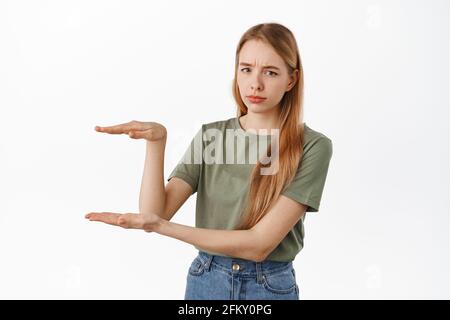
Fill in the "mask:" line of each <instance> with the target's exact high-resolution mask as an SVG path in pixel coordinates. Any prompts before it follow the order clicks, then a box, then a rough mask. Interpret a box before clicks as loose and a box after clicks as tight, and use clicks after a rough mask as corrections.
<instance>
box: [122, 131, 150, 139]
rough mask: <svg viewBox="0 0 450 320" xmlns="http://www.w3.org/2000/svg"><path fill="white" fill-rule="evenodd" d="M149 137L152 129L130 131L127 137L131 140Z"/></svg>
mask: <svg viewBox="0 0 450 320" xmlns="http://www.w3.org/2000/svg"><path fill="white" fill-rule="evenodd" d="M151 135H152V129H147V130H139V131H134V130H131V131H130V132H128V136H129V137H130V138H133V139H148V138H150V137H151Z"/></svg>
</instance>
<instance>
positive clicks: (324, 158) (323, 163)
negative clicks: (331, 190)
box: [281, 137, 333, 212]
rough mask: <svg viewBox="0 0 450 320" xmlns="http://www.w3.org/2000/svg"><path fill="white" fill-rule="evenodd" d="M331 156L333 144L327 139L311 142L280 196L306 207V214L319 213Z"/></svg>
mask: <svg viewBox="0 0 450 320" xmlns="http://www.w3.org/2000/svg"><path fill="white" fill-rule="evenodd" d="M332 154H333V143H332V141H331V140H330V139H329V138H327V137H320V138H318V139H316V140H315V141H313V142H312V143H311V145H310V146H308V148H306V146H305V148H304V154H303V157H302V159H301V161H300V162H301V163H300V165H299V168H298V169H297V172H296V174H295V176H294V179H293V180H292V181H291V183H290V184H289V185H287V186H286V187H285V189H284V191H282V192H281V194H282V195H284V196H286V197H289V198H291V199H293V200H296V201H297V202H300V203H302V204H304V205H307V206H308V207H307V209H306V212H317V211H319V206H320V199H321V198H322V193H323V189H324V186H325V180H326V177H327V173H328V167H329V163H330V160H331V157H332Z"/></svg>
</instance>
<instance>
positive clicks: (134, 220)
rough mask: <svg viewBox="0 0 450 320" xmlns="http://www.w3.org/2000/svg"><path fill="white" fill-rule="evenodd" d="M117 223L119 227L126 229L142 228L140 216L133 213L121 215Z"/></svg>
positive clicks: (142, 221)
mask: <svg viewBox="0 0 450 320" xmlns="http://www.w3.org/2000/svg"><path fill="white" fill-rule="evenodd" d="M117 222H118V225H119V226H121V227H122V228H126V229H142V228H143V227H144V219H143V217H142V215H140V214H135V213H126V214H123V215H121V217H119V219H118V220H117Z"/></svg>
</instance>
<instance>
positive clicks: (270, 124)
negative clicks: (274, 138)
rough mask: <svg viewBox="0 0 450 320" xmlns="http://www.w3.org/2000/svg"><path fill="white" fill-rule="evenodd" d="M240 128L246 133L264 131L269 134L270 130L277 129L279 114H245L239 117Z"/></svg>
mask: <svg viewBox="0 0 450 320" xmlns="http://www.w3.org/2000/svg"><path fill="white" fill-rule="evenodd" d="M240 123H241V127H242V128H243V129H244V130H245V131H247V130H249V129H251V130H256V131H257V132H258V131H259V130H261V129H266V130H267V132H268V133H269V134H270V132H271V130H272V129H279V128H280V127H279V113H276V112H273V113H271V114H267V113H247V114H246V115H244V116H242V117H240Z"/></svg>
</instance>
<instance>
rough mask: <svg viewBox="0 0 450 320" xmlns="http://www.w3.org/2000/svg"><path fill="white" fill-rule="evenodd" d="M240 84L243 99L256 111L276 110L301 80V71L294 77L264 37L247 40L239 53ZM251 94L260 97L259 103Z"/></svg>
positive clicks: (250, 109)
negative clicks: (286, 93)
mask: <svg viewBox="0 0 450 320" xmlns="http://www.w3.org/2000/svg"><path fill="white" fill-rule="evenodd" d="M238 61H239V65H238V70H237V84H238V86H239V92H240V95H241V99H242V101H244V103H245V105H246V106H247V108H248V110H249V111H250V112H253V113H260V112H267V111H273V108H278V106H279V105H278V104H279V102H280V101H281V99H282V98H283V95H284V93H285V92H287V91H289V90H290V89H292V87H293V86H294V85H295V83H296V81H297V76H298V70H296V71H295V73H294V74H293V75H292V76H290V75H289V74H288V69H287V66H286V64H285V62H284V61H283V59H282V58H281V57H280V56H279V55H278V54H277V53H276V52H275V50H274V49H273V48H272V46H270V45H268V44H266V43H265V42H263V41H260V40H249V41H247V42H246V43H245V44H244V45H243V47H242V48H241V51H240V53H239V60H238ZM248 96H260V97H263V98H265V99H263V100H262V101H261V102H259V103H256V102H255V101H253V102H252V101H251V100H250V99H249V97H248Z"/></svg>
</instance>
